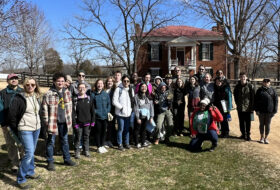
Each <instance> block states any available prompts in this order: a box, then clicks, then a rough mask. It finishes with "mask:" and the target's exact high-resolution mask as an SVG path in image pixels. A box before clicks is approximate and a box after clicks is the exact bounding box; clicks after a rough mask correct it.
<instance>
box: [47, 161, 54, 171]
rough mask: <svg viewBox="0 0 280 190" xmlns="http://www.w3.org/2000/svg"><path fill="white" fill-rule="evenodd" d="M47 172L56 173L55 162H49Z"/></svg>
mask: <svg viewBox="0 0 280 190" xmlns="http://www.w3.org/2000/svg"><path fill="white" fill-rule="evenodd" d="M47 170H49V171H55V166H54V163H53V162H49V163H48V166H47Z"/></svg>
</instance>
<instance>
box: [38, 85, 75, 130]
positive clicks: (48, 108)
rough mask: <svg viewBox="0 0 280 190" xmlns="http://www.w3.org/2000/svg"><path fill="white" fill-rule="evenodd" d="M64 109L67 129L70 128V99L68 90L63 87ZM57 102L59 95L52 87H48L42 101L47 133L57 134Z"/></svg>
mask: <svg viewBox="0 0 280 190" xmlns="http://www.w3.org/2000/svg"><path fill="white" fill-rule="evenodd" d="M63 99H64V110H65V118H66V125H67V127H68V129H71V128H72V99H71V93H70V91H69V90H67V89H65V93H64V94H63ZM58 103H59V95H58V93H57V92H56V91H55V90H54V89H50V90H49V91H48V92H47V93H46V94H45V96H44V98H43V102H42V109H43V121H44V122H45V124H46V126H48V132H49V133H55V134H58V130H57V110H58Z"/></svg>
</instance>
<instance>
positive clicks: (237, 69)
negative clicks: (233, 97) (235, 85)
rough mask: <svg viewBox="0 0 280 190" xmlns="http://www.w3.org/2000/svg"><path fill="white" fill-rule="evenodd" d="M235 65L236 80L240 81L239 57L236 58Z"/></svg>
mask: <svg viewBox="0 0 280 190" xmlns="http://www.w3.org/2000/svg"><path fill="white" fill-rule="evenodd" d="M233 63H234V79H238V78H239V74H240V58H239V56H238V57H237V56H235V57H234V59H233Z"/></svg>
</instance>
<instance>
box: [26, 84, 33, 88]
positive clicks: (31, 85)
mask: <svg viewBox="0 0 280 190" xmlns="http://www.w3.org/2000/svg"><path fill="white" fill-rule="evenodd" d="M25 86H27V87H29V86H31V87H35V86H36V84H26V85H25Z"/></svg>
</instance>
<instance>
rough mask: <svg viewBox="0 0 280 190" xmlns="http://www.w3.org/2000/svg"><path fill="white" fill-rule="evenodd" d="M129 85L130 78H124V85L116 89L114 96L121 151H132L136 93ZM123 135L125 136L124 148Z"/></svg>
mask: <svg viewBox="0 0 280 190" xmlns="http://www.w3.org/2000/svg"><path fill="white" fill-rule="evenodd" d="M129 84H130V80H129V77H128V76H126V75H125V76H123V77H122V83H121V84H120V85H119V86H118V87H117V88H116V90H115V92H114V95H113V105H114V106H115V114H116V117H117V121H118V133H117V143H118V148H119V150H124V148H126V149H130V145H129V126H130V116H131V112H132V109H133V105H134V92H133V89H132V88H131V87H130V86H129ZM122 135H124V141H125V142H124V146H123V142H122Z"/></svg>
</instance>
